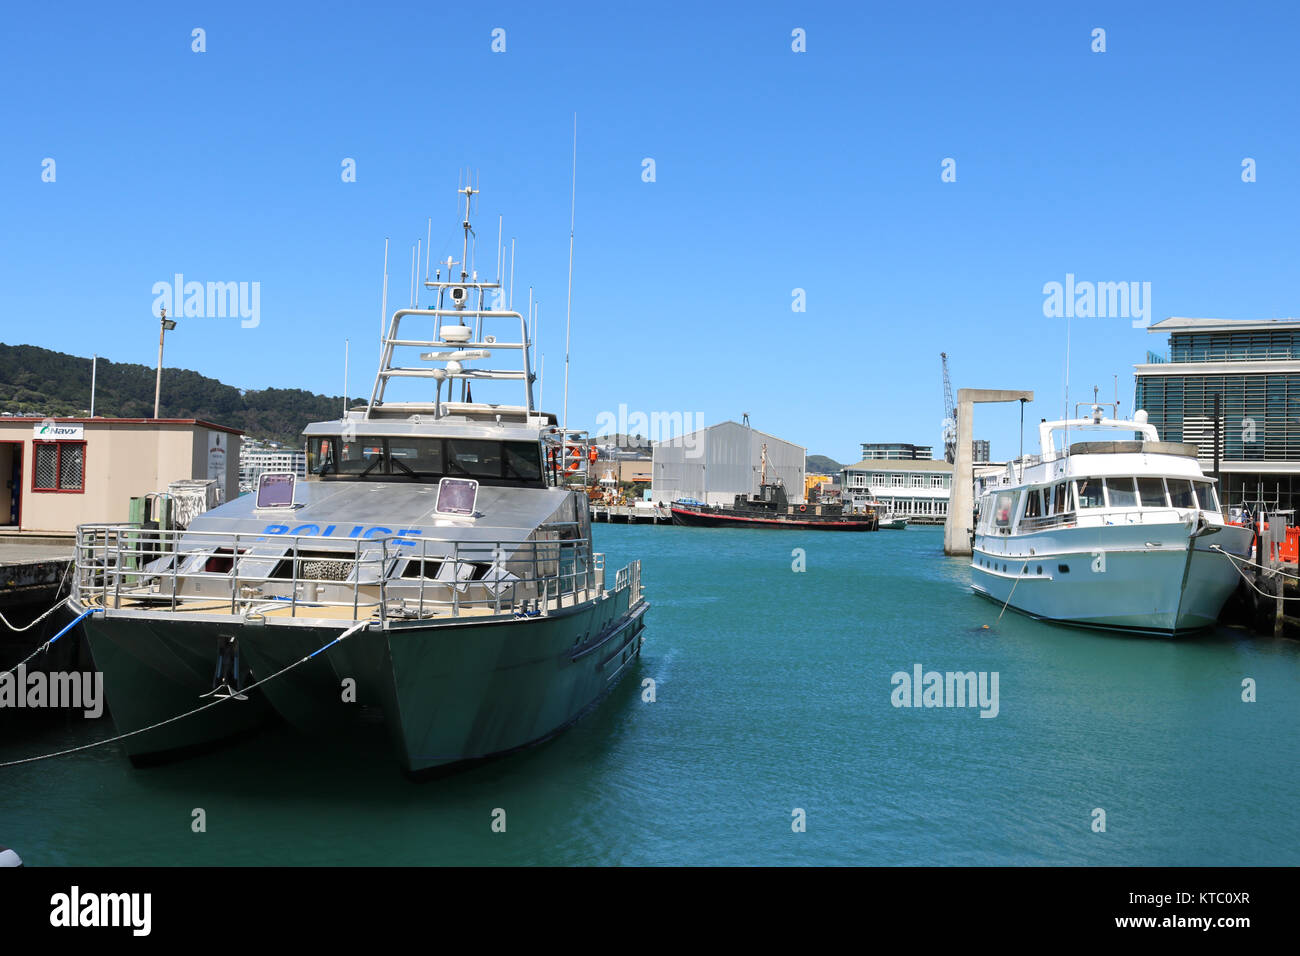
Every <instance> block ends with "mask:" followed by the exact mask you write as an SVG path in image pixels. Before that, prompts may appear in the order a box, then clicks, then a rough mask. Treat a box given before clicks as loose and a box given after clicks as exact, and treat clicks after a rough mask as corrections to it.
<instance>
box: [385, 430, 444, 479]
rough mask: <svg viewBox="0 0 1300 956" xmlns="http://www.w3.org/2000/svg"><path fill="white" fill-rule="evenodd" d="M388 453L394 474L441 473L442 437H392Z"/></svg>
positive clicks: (418, 474) (419, 474) (389, 440)
mask: <svg viewBox="0 0 1300 956" xmlns="http://www.w3.org/2000/svg"><path fill="white" fill-rule="evenodd" d="M388 455H389V459H390V461H391V464H392V473H393V474H394V475H407V474H409V475H411V476H412V477H418V476H423V475H441V474H443V471H444V469H443V467H442V439H441V438H390V439H388Z"/></svg>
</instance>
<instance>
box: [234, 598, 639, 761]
mask: <svg viewBox="0 0 1300 956" xmlns="http://www.w3.org/2000/svg"><path fill="white" fill-rule="evenodd" d="M648 607H649V605H648V604H647V603H646V602H645V601H644V600H641V601H639V602H638V603H637V604H636V605H635V606H631V607H629V591H628V590H627V589H624V590H622V591H617V592H614V593H612V594H609V595H607V596H605V597H603V598H601V599H599V600H593V601H588V602H586V603H583V604H579V605H577V606H576V607H573V608H564V609H562V610H558V611H554V612H552V613H551V614H549V615H546V616H537V617H518V618H514V619H510V618H507V619H505V620H501V619H499V618H498V619H487V620H483V621H475V620H474V619H473V618H461V619H458V620H456V621H454V622H453V621H449V622H445V623H443V622H439V623H430V622H411V623H409V624H395V625H394V626H392V627H391V628H389V629H388V630H387V631H380V630H378V629H374V630H364V631H360V632H358V633H356V634H354V635H353V636H351V637H349V638H347V639H346V640H345V641H343V642H341V643H340V644H337V645H335V646H334V647H333V648H331V649H330V650H328V651H326V652H325V653H324V654H321V655H320V656H319V657H318V658H316V659H314V660H312V661H311V662H310V663H307V664H304V665H302V666H301V667H297V668H295V669H294V670H293V671H291V672H289V673H287V674H285V675H284V676H283V677H281V678H278V679H276V680H274V681H272V682H270V683H268V684H265V685H263V689H264V691H265V693H266V696H267V698H268V700H270V702H271V705H272V706H273V707H274V708H275V709H276V710H277V711H278V712H279V713H280V714H281V716H283V717H285V718H286V719H288V720H289V721H290V722H291V723H293V724H294V725H295V726H297V727H299V728H300V729H302V730H304V731H307V732H312V733H317V732H320V731H323V730H326V731H327V730H329V729H330V728H331V727H333V726H335V725H336V724H337V723H338V722H339V721H340V720H346V719H349V718H350V717H351V716H352V715H353V714H355V713H356V712H357V710H358V707H359V706H361V705H370V706H377V707H379V708H380V709H382V711H383V714H384V721H385V723H386V725H387V727H388V731H389V734H390V737H391V739H392V741H393V745H394V749H395V751H396V754H397V757H398V760H399V762H400V764H401V765H402V768H403V769H404V770H406V771H407V772H409V773H418V772H420V771H425V770H431V769H434V768H439V767H444V766H446V765H449V764H456V763H460V762H463V761H469V760H479V759H482V758H485V757H491V756H496V755H498V754H502V753H507V752H509V751H512V750H517V749H519V748H521V747H525V746H528V745H529V744H533V743H537V742H539V741H542V740H545V739H547V738H549V737H551V736H553V735H555V734H556V733H558V732H559V731H561V730H563V729H564V728H565V727H567V726H568V725H569V724H571V723H573V722H574V721H575V720H577V719H578V718H579V717H581V716H582V715H583V713H585V712H586V711H587V710H588V709H589V708H590V707H591V706H592V705H594V704H595V703H596V702H597V701H599V700H600V698H601V697H602V696H604V694H605V693H606V692H608V691H609V690H610V689H611V688H612V687H613V686H614V685H615V683H616V682H617V681H618V679H619V678H620V677H621V676H623V674H624V673H625V672H626V671H627V670H628V669H629V666H630V665H631V663H632V662H633V660H635V659H636V657H637V656H638V655H639V653H640V648H641V643H642V639H643V638H642V630H643V628H644V621H643V616H644V614H645V611H646V610H647V609H648ZM338 634H339V630H338V629H337V628H334V629H328V628H317V627H258V628H249V629H247V630H246V631H245V632H244V633H243V635H242V636H241V640H240V644H241V647H242V648H243V649H244V653H245V654H247V656H248V657H249V659H250V660H251V661H252V662H253V667H254V670H255V672H257V673H259V674H262V673H274V672H276V671H278V670H280V669H281V668H283V667H285V666H287V665H289V664H292V663H293V662H294V661H297V660H301V659H302V658H303V657H305V656H306V655H307V654H310V653H311V652H312V651H315V650H317V649H318V648H320V647H323V646H324V645H326V644H328V643H329V642H330V641H331V640H332V639H333V638H335V637H337V636H338ZM349 680H351V681H352V682H353V686H354V688H355V691H354V692H349V693H346V694H345V692H344V688H345V682H347V681H349Z"/></svg>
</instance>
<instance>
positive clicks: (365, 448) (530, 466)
mask: <svg viewBox="0 0 1300 956" xmlns="http://www.w3.org/2000/svg"><path fill="white" fill-rule="evenodd" d="M307 446H308V455H307V457H308V469H309V470H310V471H311V473H312V474H313V475H316V476H318V477H321V478H331V479H344V480H346V479H352V480H384V481H391V480H393V479H395V478H396V479H399V480H402V479H405V480H408V481H409V480H416V481H438V480H440V479H442V478H446V477H453V478H474V479H477V480H478V481H482V482H484V483H487V484H507V485H529V486H540V485H542V484H543V481H542V456H541V448H540V446H539V445H538V444H535V443H533V442H523V441H513V442H512V441H492V440H485V439H477V438H474V439H469V438H421V437H378V436H376V437H358V438H315V439H311V440H309V441H308V443H307Z"/></svg>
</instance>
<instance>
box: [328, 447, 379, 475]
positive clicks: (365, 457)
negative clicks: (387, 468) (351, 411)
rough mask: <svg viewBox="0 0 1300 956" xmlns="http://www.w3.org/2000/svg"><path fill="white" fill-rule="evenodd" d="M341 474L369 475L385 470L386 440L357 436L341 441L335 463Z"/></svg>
mask: <svg viewBox="0 0 1300 956" xmlns="http://www.w3.org/2000/svg"><path fill="white" fill-rule="evenodd" d="M335 464H336V465H337V467H338V470H339V474H341V475H368V474H372V473H374V472H376V471H378V472H380V473H381V474H382V473H383V470H384V442H383V439H381V438H356V439H353V440H352V441H342V442H339V455H338V460H337V462H336V463H335Z"/></svg>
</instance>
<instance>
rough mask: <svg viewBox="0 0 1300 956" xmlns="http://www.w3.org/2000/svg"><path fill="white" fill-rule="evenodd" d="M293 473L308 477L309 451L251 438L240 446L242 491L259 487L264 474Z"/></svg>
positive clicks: (240, 481) (240, 485) (240, 482)
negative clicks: (259, 479)
mask: <svg viewBox="0 0 1300 956" xmlns="http://www.w3.org/2000/svg"><path fill="white" fill-rule="evenodd" d="M267 473H274V474H293V475H296V476H297V477H299V478H306V477H307V453H306V452H305V451H302V450H301V449H298V448H287V447H285V446H284V445H281V444H279V443H278V442H262V441H256V440H249V441H246V442H244V443H243V444H242V445H241V446H240V448H239V488H240V490H241V491H242V492H248V491H252V490H253V489H254V488H256V487H257V479H258V478H260V477H261V476H262V475H263V474H267Z"/></svg>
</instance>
